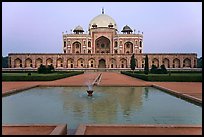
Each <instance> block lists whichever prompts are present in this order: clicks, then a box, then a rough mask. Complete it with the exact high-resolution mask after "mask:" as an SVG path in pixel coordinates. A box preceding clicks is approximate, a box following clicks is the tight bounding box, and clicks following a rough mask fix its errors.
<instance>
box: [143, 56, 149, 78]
mask: <svg viewBox="0 0 204 137" xmlns="http://www.w3.org/2000/svg"><path fill="white" fill-rule="evenodd" d="M148 73H149V61H148V56H147V55H146V57H145V66H144V74H146V75H147V74H148Z"/></svg>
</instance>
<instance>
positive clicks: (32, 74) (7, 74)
mask: <svg viewBox="0 0 204 137" xmlns="http://www.w3.org/2000/svg"><path fill="white" fill-rule="evenodd" d="M63 74H64V73H57V72H54V73H49V74H39V73H37V72H32V73H31V76H56V75H63ZM65 74H66V73H65ZM2 76H28V73H25V72H23V73H2Z"/></svg>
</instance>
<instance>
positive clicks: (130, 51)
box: [124, 41, 133, 54]
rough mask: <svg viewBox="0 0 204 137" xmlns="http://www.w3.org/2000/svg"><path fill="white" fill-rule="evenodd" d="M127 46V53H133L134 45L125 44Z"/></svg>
mask: <svg viewBox="0 0 204 137" xmlns="http://www.w3.org/2000/svg"><path fill="white" fill-rule="evenodd" d="M124 45H125V46H124V47H125V53H127V54H129V53H133V43H132V42H129V41H128V42H126V43H125V44H124Z"/></svg>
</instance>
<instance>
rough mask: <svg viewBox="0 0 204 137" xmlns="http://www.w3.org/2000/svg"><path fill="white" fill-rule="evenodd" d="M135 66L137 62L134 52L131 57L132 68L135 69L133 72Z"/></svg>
mask: <svg viewBox="0 0 204 137" xmlns="http://www.w3.org/2000/svg"><path fill="white" fill-rule="evenodd" d="M135 66H136V63H135V54H132V56H131V59H130V68H131V70H133V72H134V70H135Z"/></svg>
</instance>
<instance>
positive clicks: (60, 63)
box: [57, 58, 63, 67]
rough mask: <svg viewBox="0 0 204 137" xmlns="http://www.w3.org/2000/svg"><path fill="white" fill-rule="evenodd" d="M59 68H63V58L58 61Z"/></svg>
mask: <svg viewBox="0 0 204 137" xmlns="http://www.w3.org/2000/svg"><path fill="white" fill-rule="evenodd" d="M57 67H63V60H62V58H59V59H57Z"/></svg>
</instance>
